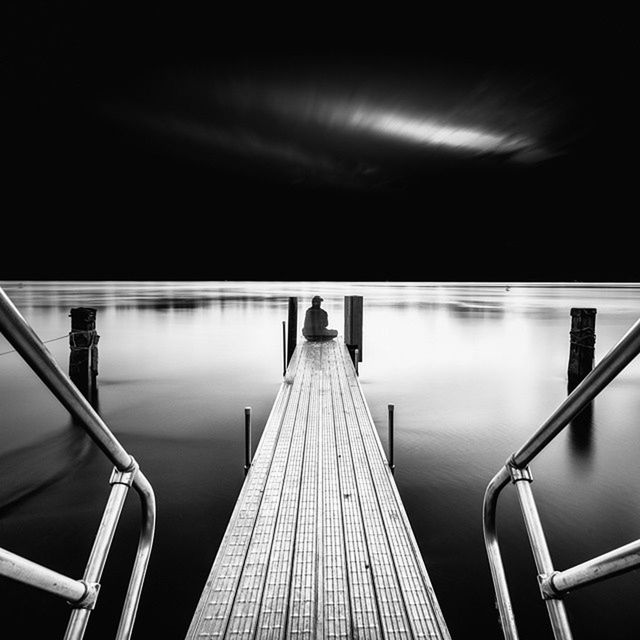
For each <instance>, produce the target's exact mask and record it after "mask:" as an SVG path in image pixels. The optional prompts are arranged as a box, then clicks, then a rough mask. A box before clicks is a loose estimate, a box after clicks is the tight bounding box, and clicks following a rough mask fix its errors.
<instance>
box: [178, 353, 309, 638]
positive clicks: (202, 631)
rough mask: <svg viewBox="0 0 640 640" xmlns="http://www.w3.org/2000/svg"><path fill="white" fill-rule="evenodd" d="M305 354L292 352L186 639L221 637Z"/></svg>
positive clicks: (300, 379) (300, 378) (298, 382)
mask: <svg viewBox="0 0 640 640" xmlns="http://www.w3.org/2000/svg"><path fill="white" fill-rule="evenodd" d="M305 358H306V356H305V354H304V353H303V352H302V351H299V352H297V353H296V354H295V357H294V358H293V360H292V361H291V365H290V367H289V370H288V371H287V376H286V377H285V380H284V382H283V383H282V385H281V387H280V390H279V392H278V395H277V397H276V401H275V403H274V406H273V409H272V410H271V413H270V415H269V418H268V420H267V424H266V425H265V428H264V432H263V434H262V438H261V439H260V444H259V445H258V449H257V451H256V455H255V457H254V460H253V464H252V466H251V469H250V470H249V473H248V474H247V478H246V480H245V483H244V485H243V487H242V490H241V492H240V496H239V497H238V502H237V503H236V506H235V508H234V510H233V513H232V515H231V520H230V521H229V525H228V527H227V530H226V532H225V535H224V537H223V539H222V542H221V544H220V548H219V550H218V553H217V555H216V559H215V562H214V564H213V567H212V569H211V573H210V574H209V578H208V579H207V583H206V585H205V588H204V590H203V592H202V596H201V597H200V601H199V603H198V606H197V607H196V611H195V614H194V617H193V620H192V622H191V626H190V627H189V631H188V633H187V638H189V639H192V638H193V639H195V638H222V637H224V633H225V631H226V627H227V624H228V618H229V613H230V611H231V606H232V605H233V601H234V599H235V595H236V591H237V588H238V583H239V580H240V577H241V574H242V570H243V568H244V565H245V559H246V555H247V551H248V548H249V543H250V541H251V538H252V535H253V532H254V528H255V523H256V519H257V517H258V511H259V509H260V506H261V505H262V499H263V496H264V489H265V485H266V482H267V478H268V476H269V471H270V469H271V464H272V461H273V451H274V450H275V447H276V444H277V443H278V442H279V438H278V436H279V435H280V434H281V431H282V425H283V423H284V420H285V417H286V409H287V408H288V407H289V398H290V396H291V393H292V392H294V396H295V395H296V394H298V393H299V391H298V389H297V387H298V386H300V385H301V383H302V379H303V377H302V376H297V375H296V374H297V371H298V369H299V368H300V369H301V370H303V369H304V360H305Z"/></svg>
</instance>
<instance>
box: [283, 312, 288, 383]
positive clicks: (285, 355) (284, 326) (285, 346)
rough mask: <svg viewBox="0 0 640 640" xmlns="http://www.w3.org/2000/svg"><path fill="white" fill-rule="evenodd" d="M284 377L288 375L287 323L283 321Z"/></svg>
mask: <svg viewBox="0 0 640 640" xmlns="http://www.w3.org/2000/svg"><path fill="white" fill-rule="evenodd" d="M282 375H283V376H286V375H287V323H286V321H285V320H283V321H282Z"/></svg>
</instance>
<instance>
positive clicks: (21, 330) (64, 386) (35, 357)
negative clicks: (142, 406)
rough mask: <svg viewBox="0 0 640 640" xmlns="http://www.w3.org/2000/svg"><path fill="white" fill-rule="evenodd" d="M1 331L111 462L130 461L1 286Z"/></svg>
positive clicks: (126, 465)
mask: <svg viewBox="0 0 640 640" xmlns="http://www.w3.org/2000/svg"><path fill="white" fill-rule="evenodd" d="M0 331H2V333H3V334H4V336H5V337H6V339H7V340H8V341H9V342H10V343H11V345H12V346H13V348H14V349H15V350H16V351H17V352H18V353H19V354H20V355H21V356H22V358H23V359H24V360H25V362H26V363H27V364H28V365H29V366H30V367H31V368H32V369H33V370H34V371H35V373H36V374H37V375H38V377H39V378H40V379H41V380H42V381H43V382H44V383H45V385H47V387H49V389H50V390H51V392H52V393H53V395H55V396H56V398H58V400H59V401H60V402H61V403H62V404H63V405H64V406H65V407H66V409H67V410H68V411H69V413H71V415H72V416H73V417H74V418H76V419H77V420H78V422H79V423H80V424H81V425H82V426H83V428H84V429H85V430H86V431H87V432H88V433H89V435H90V436H91V438H92V439H93V440H94V441H95V443H96V444H97V445H98V446H99V447H100V449H102V451H103V452H104V453H105V454H106V456H107V457H108V458H109V460H111V462H112V463H113V464H114V465H115V466H116V467H117V468H118V469H119V470H121V471H125V470H127V469H129V468H130V467H131V465H132V458H131V456H130V455H129V454H128V453H127V452H126V451H125V449H124V448H123V447H122V445H121V444H120V443H119V442H118V440H117V439H116V438H115V436H114V435H113V434H112V433H111V431H110V430H109V427H107V425H106V424H105V423H104V422H103V421H102V419H101V418H100V416H99V415H98V414H97V413H96V412H95V410H94V409H93V407H92V406H91V405H90V404H89V402H88V401H87V400H86V398H85V397H84V396H83V395H82V394H81V393H80V392H79V391H78V389H77V387H76V386H75V385H74V384H73V383H72V382H71V380H70V379H69V377H68V376H67V375H66V374H65V373H64V372H63V371H62V369H61V368H60V367H59V365H58V363H57V362H56V361H55V360H54V358H53V356H52V355H51V353H50V352H49V350H48V349H47V348H46V347H45V346H44V345H43V344H42V342H41V340H40V338H38V336H37V335H36V333H35V331H34V330H33V329H32V328H31V327H30V326H29V324H28V323H27V321H26V320H25V319H24V318H23V317H22V315H21V314H20V312H19V311H18V309H17V308H16V307H15V305H14V304H13V302H11V300H10V298H9V297H8V296H7V294H6V293H5V292H4V290H3V289H2V288H1V287H0Z"/></svg>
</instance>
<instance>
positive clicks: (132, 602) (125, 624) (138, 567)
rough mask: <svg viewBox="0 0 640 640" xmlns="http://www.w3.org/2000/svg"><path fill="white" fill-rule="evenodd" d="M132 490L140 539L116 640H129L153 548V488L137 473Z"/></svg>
mask: <svg viewBox="0 0 640 640" xmlns="http://www.w3.org/2000/svg"><path fill="white" fill-rule="evenodd" d="M133 488H134V489H135V490H136V491H137V492H138V495H139V497H140V506H141V509H142V523H141V527H140V538H139V540H138V550H137V552H136V559H135V562H134V564H133V570H132V572H131V578H130V580H129V587H128V589H127V595H126V597H125V601H124V605H123V607H122V615H121V616H120V624H119V625H118V631H117V633H116V640H129V639H130V638H131V633H132V632H133V625H134V623H135V620H136V613H137V612H138V605H139V603H140V594H141V593H142V586H143V584H144V578H145V575H146V573H147V567H148V566H149V558H150V556H151V548H152V547H153V538H154V535H155V528H156V499H155V495H154V493H153V487H152V486H151V484H150V483H149V481H148V480H147V478H146V477H145V476H144V474H143V473H142V471H138V472H137V473H136V475H135V477H134V478H133Z"/></svg>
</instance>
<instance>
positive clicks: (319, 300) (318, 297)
mask: <svg viewBox="0 0 640 640" xmlns="http://www.w3.org/2000/svg"><path fill="white" fill-rule="evenodd" d="M316 300H317V301H318V302H322V298H321V297H320V296H313V298H311V302H315V301H316Z"/></svg>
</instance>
